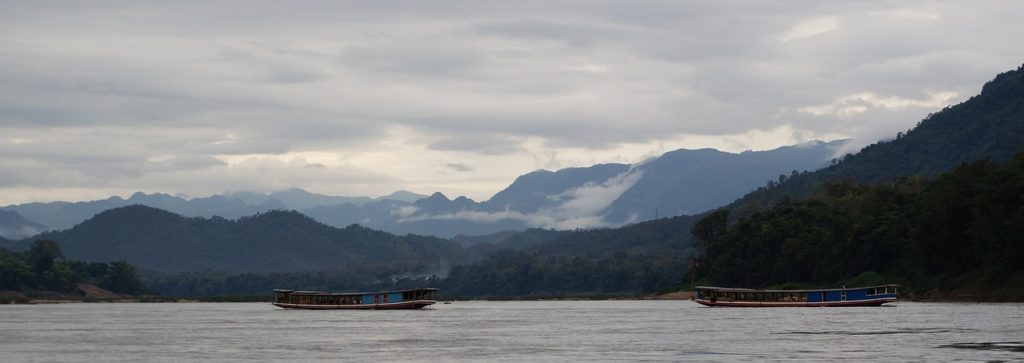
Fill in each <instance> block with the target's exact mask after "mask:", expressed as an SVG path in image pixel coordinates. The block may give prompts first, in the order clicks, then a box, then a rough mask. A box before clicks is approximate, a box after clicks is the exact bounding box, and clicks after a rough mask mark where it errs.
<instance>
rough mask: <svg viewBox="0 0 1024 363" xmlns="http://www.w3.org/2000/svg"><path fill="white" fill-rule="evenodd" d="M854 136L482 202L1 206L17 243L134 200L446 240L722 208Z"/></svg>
mask: <svg viewBox="0 0 1024 363" xmlns="http://www.w3.org/2000/svg"><path fill="white" fill-rule="evenodd" d="M845 142H846V141H845V140H838V141H832V142H810V143H805V144H801V145H794V146H785V147H780V148H777V149H774V150H768V151H747V152H743V153H738V154H736V153H727V152H722V151H718V150H713V149H700V150H685V149H681V150H675V151H671V152H668V153H665V154H664V155H661V156H660V157H658V158H655V159H652V160H649V161H647V162H643V163H639V164H635V165H628V164H598V165H593V166H590V167H579V168H566V169H561V170H558V171H547V170H538V171H535V172H531V173H528V174H525V175H522V176H520V177H518V178H517V179H516V180H515V181H514V182H512V184H511V185H509V186H508V187H507V188H505V189H504V190H501V191H499V192H498V193H496V194H495V195H494V196H493V197H491V198H490V199H489V200H487V201H483V202H476V201H473V200H471V199H469V198H466V197H457V198H455V199H449V198H448V197H447V196H445V195H443V194H441V193H434V194H433V195H430V196H424V195H420V194H416V193H411V192H407V191H399V192H395V193H393V194H391V195H388V196H384V197H379V198H369V197H337V196H328V195H322V194H314V193H309V192H306V191H304V190H302V189H298V188H293V189H289V190H285V191H276V192H272V193H270V194H262V193H255V192H246V191H240V192H231V193H225V194H222V195H214V196H210V197H203V198H192V199H186V198H184V197H179V196H172V195H168V194H145V193H141V192H140V193H135V194H134V195H132V196H131V197H129V198H127V199H124V198H120V197H111V198H108V199H104V200H96V201H89V202H77V203H71V202H52V203H27V204H20V205H10V206H6V207H3V208H2V210H6V211H8V212H14V213H17V214H20V215H21V216H22V217H23V218H22V219H16V218H14V217H13V215H11V217H9V218H7V219H9V220H11V221H12V222H10V225H9V226H8V227H7V228H6V229H0V236H7V237H9V238H15V239H17V238H23V237H26V236H28V235H27V234H25V233H20V234H19V233H14V232H15V231H31V230H36V231H42V230H51V229H55V230H60V229H67V228H70V227H72V226H74V225H75V224H77V223H80V222H82V221H84V220H86V219H87V218H90V217H92V216H93V215H95V214H97V213H99V212H102V211H104V210H108V209H112V208H117V207H123V206H128V205H135V204H138V205H146V206H150V207H154V208H160V209H163V210H166V211H169V212H173V213H176V214H180V215H183V216H187V217H212V216H219V217H223V218H228V219H237V218H240V217H243V216H249V215H253V214H256V213H261V212H267V211H272V210H296V211H299V212H301V213H303V214H306V215H308V216H310V217H312V218H314V219H316V220H317V221H320V222H322V223H325V224H328V225H331V226H335V227H345V226H348V225H351V224H360V225H363V226H367V227H370V228H374V229H379V230H383V231H388V232H391V233H396V234H406V233H415V234H422V235H433V236H438V237H445V238H447V237H453V236H456V235H483V234H491V233H496V232H500V231H507V230H524V229H527V228H553V229H575V228H595V227H614V226H620V225H623V224H626V223H634V222H638V221H644V220H650V219H654V218H657V217H665V216H674V215H682V214H694V213H700V212H703V211H706V210H708V209H712V208H715V207H718V206H720V205H722V204H725V203H728V202H729V201H732V200H734V199H736V198H737V197H739V196H741V195H743V194H744V193H746V192H749V191H750V190H753V189H754V188H756V187H758V186H760V185H763V184H764V183H765V182H767V181H769V180H774V179H776V178H777V177H778V176H779V175H780V174H790V173H792V172H795V171H804V170H814V169H817V168H819V167H822V166H824V165H827V163H828V160H830V159H831V158H832V157H834V156H835V154H836V153H837V151H838V150H839V149H840V148H841V147H842V146H843V144H844V143H845ZM18 221H21V222H22V223H21V224H18Z"/></svg>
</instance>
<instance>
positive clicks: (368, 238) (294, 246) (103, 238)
mask: <svg viewBox="0 0 1024 363" xmlns="http://www.w3.org/2000/svg"><path fill="white" fill-rule="evenodd" d="M38 238H40V239H51V240H55V241H59V243H60V245H61V246H62V249H63V251H64V254H65V255H66V256H68V257H69V258H73V259H81V260H85V261H112V260H113V261H116V260H120V259H125V260H127V261H128V262H130V263H132V264H134V265H136V266H139V267H140V268H143V269H146V270H149V271H155V272H160V273H184V272H200V271H211V272H213V271H219V272H232V273H242V272H293V271H345V270H354V269H358V268H363V269H369V270H373V266H386V268H383V267H382V268H381V269H380V270H381V271H382V272H386V271H396V272H404V273H417V272H418V273H427V272H435V271H437V270H439V269H444V268H447V265H448V264H449V263H452V262H458V261H460V259H461V258H462V249H461V247H459V245H457V244H456V243H454V242H451V241H447V240H443V239H437V238H433V237H421V236H404V237H399V236H395V235H393V234H390V233H386V232H381V231H375V230H371V229H368V228H365V227H361V226H349V227H346V228H342V229H338V228H334V227H331V226H328V225H325V224H322V223H320V222H317V221H314V220H313V219H311V218H309V217H307V216H305V215H302V214H300V213H297V212H293V211H292V212H285V211H271V212H266V213H260V214H256V215H253V216H249V217H243V218H239V219H238V220H235V221H232V220H227V219H224V218H220V217H213V218H201V217H191V218H189V217H183V216H180V215H177V214H174V213H171V212H167V211H164V210H161V209H157V208H152V207H147V206H141V205H132V206H126V207H119V208H114V209H110V210H107V211H104V212H101V213H99V214H97V215H96V216H94V217H92V218H90V219H88V220H86V221H84V222H82V223H80V224H78V225H76V226H75V227H73V228H71V229H67V230H61V231H55V232H46V233H43V234H41V235H39V236H38ZM28 243H29V242H28V241H27V240H25V241H22V242H18V243H8V245H9V246H8V247H11V248H13V249H15V250H23V249H25V248H26V246H27V244H28Z"/></svg>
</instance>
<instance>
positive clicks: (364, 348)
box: [0, 301, 1024, 362]
mask: <svg viewBox="0 0 1024 363" xmlns="http://www.w3.org/2000/svg"><path fill="white" fill-rule="evenodd" d="M1022 342H1024V304H980V303H979V304H974V303H918V302H899V303H896V304H892V305H889V306H882V307H868V308H707V307H702V306H699V305H697V304H695V303H693V302H690V301H510V302H491V301H465V302H462V301H457V302H454V303H452V304H438V305H434V306H433V307H430V308H427V309H423V310H411V311H303V310H283V309H279V308H275V307H273V306H271V305H269V304H265V303H113V304H111V303H78V304H55V305H8V306H0V357H2V358H0V360H2V361H4V362H21V361H126V362H138V361H182V360H186V361H199V360H201V361H240V360H260V361H293V360H298V361H318V360H319V361H389V362H390V361H530V362H534V361H622V360H626V361H764V360H784V361H792V360H809V361H832V360H849V361H883V360H885V361H892V360H895V361H908V360H910V361H951V360H971V361H991V360H1004V361H1022V360H1024V343H1022Z"/></svg>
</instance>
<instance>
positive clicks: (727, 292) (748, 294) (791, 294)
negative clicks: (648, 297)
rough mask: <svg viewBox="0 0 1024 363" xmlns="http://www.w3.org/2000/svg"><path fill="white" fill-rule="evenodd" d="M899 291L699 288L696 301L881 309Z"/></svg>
mask: <svg viewBox="0 0 1024 363" xmlns="http://www.w3.org/2000/svg"><path fill="white" fill-rule="evenodd" d="M898 289H899V285H893V284H890V285H879V286H868V287H854V288H847V287H845V286H844V287H842V288H837V289H810V290H755V289H745V288H731V287H714V286H696V287H695V288H694V297H693V301H694V302H696V303H698V304H701V305H705V306H716V307H717V306H721V307H742V308H761V307H765V308H767V307H819V306H820V307H833V306H835V307H838V306H879V305H882V304H887V303H891V302H895V301H896V300H897V299H898V298H899V296H898V295H897V291H898Z"/></svg>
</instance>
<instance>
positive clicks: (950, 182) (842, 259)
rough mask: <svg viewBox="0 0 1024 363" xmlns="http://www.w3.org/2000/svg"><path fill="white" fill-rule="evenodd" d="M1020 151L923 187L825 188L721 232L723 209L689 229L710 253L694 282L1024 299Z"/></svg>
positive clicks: (912, 183) (917, 183)
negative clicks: (872, 287) (900, 288)
mask: <svg viewBox="0 0 1024 363" xmlns="http://www.w3.org/2000/svg"><path fill="white" fill-rule="evenodd" d="M1022 206H1024V152H1022V153H1020V154H1017V156H1016V157H1015V158H1014V159H1013V160H1012V161H1010V162H1008V163H1005V164H1002V165H1000V164H997V163H993V162H991V161H987V160H982V161H976V162H973V163H966V164H962V165H961V166H960V167H958V168H956V169H955V170H954V171H952V172H950V173H947V174H943V175H940V176H938V177H935V178H934V179H930V180H929V179H925V178H923V177H912V178H903V179H900V180H898V181H897V182H894V183H886V184H876V185H868V184H856V183H850V182H844V181H839V182H830V183H828V184H826V185H825V187H824V188H823V189H822V190H821V191H820V193H817V194H816V195H815V196H814V197H812V198H808V199H804V200H799V201H787V202H781V203H778V204H776V205H775V206H774V207H773V208H772V209H769V210H764V211H760V212H755V213H753V214H751V215H748V216H745V217H742V218H740V219H739V221H738V222H736V223H735V224H733V225H731V226H729V227H726V226H727V225H728V224H727V223H726V221H727V220H728V219H729V218H728V216H727V214H728V212H727V211H726V210H722V211H719V212H716V213H714V214H712V215H710V216H709V217H707V218H705V219H702V220H701V221H700V222H698V223H697V225H696V226H695V227H694V228H693V231H694V234H695V235H697V236H699V237H700V238H701V240H702V241H703V242H704V246H705V248H706V251H707V255H706V257H705V261H706V263H705V264H704V268H703V269H702V270H701V271H699V273H698V276H699V277H700V278H701V280H703V281H704V282H706V283H711V284H717V285H721V286H747V287H766V286H772V285H779V284H786V283H798V284H804V285H817V286H827V285H833V284H838V283H841V282H844V281H845V282H846V283H847V286H849V285H861V284H878V283H900V284H903V285H904V287H905V289H907V290H909V291H910V292H914V293H919V294H931V293H937V294H938V295H940V296H950V294H951V293H952V294H965V295H966V296H965V297H967V298H985V299H1005V300H1017V301H1019V300H1020V299H1024V208H1022Z"/></svg>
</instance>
